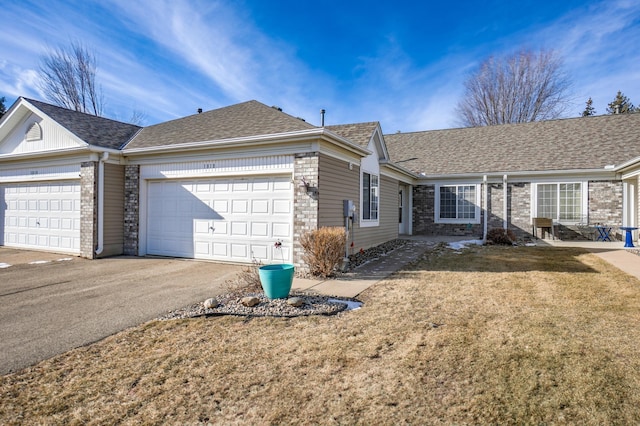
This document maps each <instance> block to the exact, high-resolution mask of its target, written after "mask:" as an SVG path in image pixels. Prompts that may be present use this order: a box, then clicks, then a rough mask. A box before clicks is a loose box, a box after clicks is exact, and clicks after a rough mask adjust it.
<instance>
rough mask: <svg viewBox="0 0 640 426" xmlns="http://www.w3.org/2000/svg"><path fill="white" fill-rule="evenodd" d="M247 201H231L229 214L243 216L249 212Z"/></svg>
mask: <svg viewBox="0 0 640 426" xmlns="http://www.w3.org/2000/svg"><path fill="white" fill-rule="evenodd" d="M248 206H249V202H248V200H232V201H231V214H243V213H247V212H248V211H249V209H248Z"/></svg>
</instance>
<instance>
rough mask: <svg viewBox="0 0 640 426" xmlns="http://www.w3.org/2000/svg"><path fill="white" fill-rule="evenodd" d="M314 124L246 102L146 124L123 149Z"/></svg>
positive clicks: (255, 134)
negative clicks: (152, 124)
mask: <svg viewBox="0 0 640 426" xmlns="http://www.w3.org/2000/svg"><path fill="white" fill-rule="evenodd" d="M314 128H316V127H315V126H313V125H311V124H309V123H307V122H305V121H303V120H301V119H299V118H296V117H293V116H291V115H289V114H285V113H283V112H282V111H280V110H278V109H276V108H273V107H269V106H267V105H264V104H262V103H260V102H258V101H248V102H243V103H240V104H236V105H231V106H228V107H224V108H220V109H215V110H212V111H206V112H203V113H201V114H195V115H190V116H187V117H184V118H180V119H177V120H172V121H167V122H164V123H160V124H156V125H154V126H149V127H145V128H144V129H142V131H141V132H140V133H138V135H137V136H136V137H135V138H134V139H133V140H132V141H131V142H130V143H129V144H128V145H127V146H126V149H135V148H148V147H157V146H167V145H175V144H181V143H189V142H204V141H213V140H221V139H232V138H241V137H248V136H258V135H269V134H277V133H286V132H293V131H300V130H308V129H314Z"/></svg>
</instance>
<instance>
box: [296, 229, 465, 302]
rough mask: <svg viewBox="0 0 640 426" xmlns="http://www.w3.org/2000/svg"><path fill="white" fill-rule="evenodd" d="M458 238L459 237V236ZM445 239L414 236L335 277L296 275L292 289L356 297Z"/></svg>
mask: <svg viewBox="0 0 640 426" xmlns="http://www.w3.org/2000/svg"><path fill="white" fill-rule="evenodd" d="M458 240H459V238H458ZM440 241H444V240H442V239H434V238H429V239H412V240H409V241H408V242H407V243H406V244H405V245H404V246H402V247H399V248H397V249H395V250H394V251H392V252H389V253H387V254H385V255H383V256H382V257H380V258H378V259H376V260H373V261H371V262H368V263H365V264H364V265H360V266H358V267H357V268H355V269H354V270H353V271H352V272H349V273H347V274H345V275H342V276H341V277H339V278H336V279H327V280H314V279H306V278H294V280H293V286H292V290H299V291H313V292H316V293H320V294H324V295H327V296H337V297H347V298H354V297H356V296H358V295H359V294H360V293H362V292H363V291H365V290H366V289H368V288H369V287H371V286H372V285H374V284H375V283H377V282H378V281H381V280H383V279H385V278H386V277H388V276H389V275H391V274H393V273H394V272H396V271H397V270H399V269H402V268H403V267H404V266H405V265H407V264H409V263H411V262H413V261H414V260H416V259H418V258H419V257H420V256H421V255H422V254H424V252H426V251H427V250H429V249H430V248H433V247H435V246H436V245H437V244H438V243H439V242H440Z"/></svg>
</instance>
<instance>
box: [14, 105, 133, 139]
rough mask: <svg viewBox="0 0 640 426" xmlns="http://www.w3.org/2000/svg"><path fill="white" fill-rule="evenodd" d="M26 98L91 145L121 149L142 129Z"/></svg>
mask: <svg viewBox="0 0 640 426" xmlns="http://www.w3.org/2000/svg"><path fill="white" fill-rule="evenodd" d="M24 99H25V100H26V101H27V102H29V103H30V104H32V105H33V106H35V107H36V108H38V109H39V110H40V111H42V112H44V113H45V114H47V115H48V116H49V117H51V118H52V119H53V120H55V121H56V122H58V123H59V124H60V125H62V126H63V127H65V128H66V129H67V130H69V131H70V132H71V133H73V134H74V135H76V136H77V137H79V138H80V139H82V140H83V141H85V142H86V143H88V144H89V145H94V146H98V147H101V148H111V149H121V148H122V147H123V146H124V145H125V144H126V143H127V142H128V141H129V140H130V139H131V137H132V136H133V135H135V134H136V132H138V131H139V130H140V129H141V127H139V126H136V125H133V124H128V123H122V122H120V121H115V120H110V119H108V118H104V117H98V116H95V115H91V114H85V113H83V112H78V111H73V110H70V109H66V108H62V107H59V106H55V105H50V104H47V103H44V102H40V101H36V100H34V99H28V98H24Z"/></svg>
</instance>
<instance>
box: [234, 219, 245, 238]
mask: <svg viewBox="0 0 640 426" xmlns="http://www.w3.org/2000/svg"><path fill="white" fill-rule="evenodd" d="M247 228H248V227H247V222H231V235H232V236H236V237H237V236H240V237H246V236H248V233H247Z"/></svg>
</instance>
